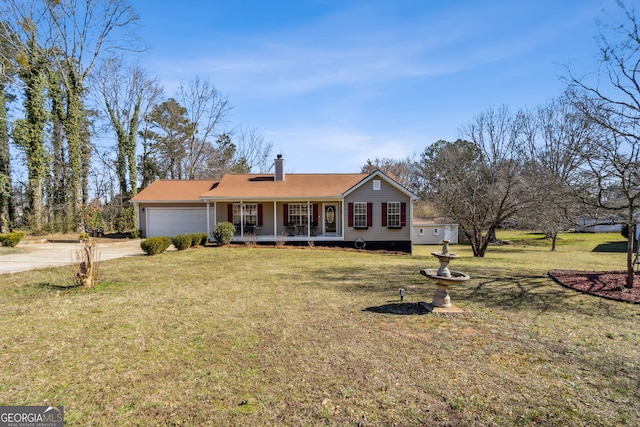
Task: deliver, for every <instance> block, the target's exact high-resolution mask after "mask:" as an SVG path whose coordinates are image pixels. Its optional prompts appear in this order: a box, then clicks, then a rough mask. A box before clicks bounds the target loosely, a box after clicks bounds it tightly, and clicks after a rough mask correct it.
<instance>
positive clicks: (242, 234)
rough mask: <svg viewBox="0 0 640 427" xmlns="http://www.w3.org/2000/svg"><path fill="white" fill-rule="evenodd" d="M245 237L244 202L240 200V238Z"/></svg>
mask: <svg viewBox="0 0 640 427" xmlns="http://www.w3.org/2000/svg"><path fill="white" fill-rule="evenodd" d="M243 237H244V202H243V201H242V200H240V238H243Z"/></svg>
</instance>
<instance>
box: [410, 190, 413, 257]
mask: <svg viewBox="0 0 640 427" xmlns="http://www.w3.org/2000/svg"><path fill="white" fill-rule="evenodd" d="M413 203H414V200H413V197H411V196H409V245H410V247H411V255H413Z"/></svg>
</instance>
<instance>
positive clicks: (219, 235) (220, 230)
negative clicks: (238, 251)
mask: <svg viewBox="0 0 640 427" xmlns="http://www.w3.org/2000/svg"><path fill="white" fill-rule="evenodd" d="M235 232H236V228H235V227H234V226H233V224H231V223H230V222H219V223H218V224H216V228H215V229H214V230H213V238H214V239H215V240H216V242H217V243H218V244H219V245H220V246H224V245H228V244H229V243H230V242H231V239H233V235H234V234H235Z"/></svg>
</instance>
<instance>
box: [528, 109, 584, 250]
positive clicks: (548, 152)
mask: <svg viewBox="0 0 640 427" xmlns="http://www.w3.org/2000/svg"><path fill="white" fill-rule="evenodd" d="M593 134H594V130H593V126H590V123H589V122H588V121H586V120H585V119H584V117H583V116H582V115H581V114H580V113H579V111H577V110H576V109H575V108H574V107H573V105H572V104H571V102H570V101H569V100H568V99H567V97H561V98H558V99H555V100H552V101H550V102H549V103H547V104H546V105H543V106H540V107H538V108H537V109H536V110H535V111H533V112H529V113H524V114H523V116H522V132H521V135H522V138H523V141H524V143H523V144H522V145H521V147H522V150H523V160H524V165H523V166H524V168H523V171H522V173H523V176H524V177H525V178H526V180H527V183H528V186H529V188H530V192H531V194H532V195H533V196H534V197H535V203H532V204H531V205H530V206H529V208H528V209H525V210H522V211H521V212H520V213H519V214H518V224H519V225H521V226H526V227H532V228H538V229H541V230H542V231H543V232H544V233H545V234H546V235H547V236H548V237H550V238H551V240H552V244H551V250H552V251H554V250H555V249H556V241H557V237H558V233H559V232H560V231H562V230H563V229H566V228H567V227H569V226H571V225H573V224H574V220H575V218H576V217H577V216H578V214H579V212H580V203H579V199H578V198H577V197H576V195H575V193H574V191H573V190H572V188H571V187H570V186H569V183H570V182H576V180H577V179H578V177H579V174H580V171H581V167H582V166H583V165H584V162H585V157H586V155H587V152H588V146H589V144H590V142H591V140H592V138H593V136H594V135H593Z"/></svg>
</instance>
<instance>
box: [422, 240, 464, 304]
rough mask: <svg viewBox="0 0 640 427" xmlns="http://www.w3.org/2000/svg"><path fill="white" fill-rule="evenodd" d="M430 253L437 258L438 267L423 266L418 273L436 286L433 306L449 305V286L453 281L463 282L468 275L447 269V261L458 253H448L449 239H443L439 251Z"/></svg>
mask: <svg viewBox="0 0 640 427" xmlns="http://www.w3.org/2000/svg"><path fill="white" fill-rule="evenodd" d="M431 255H433V256H434V257H436V258H438V261H440V268H437V269H436V268H423V269H422V270H420V274H422V275H423V276H425V277H426V278H427V279H429V280H433V281H434V282H435V285H436V287H437V289H436V293H435V295H434V296H433V302H432V303H431V304H432V305H433V306H434V307H451V297H450V296H449V286H451V285H452V284H454V283H459V282H465V281H467V280H469V276H467V275H466V274H464V273H460V272H458V271H451V270H449V262H450V261H451V260H452V259H455V258H458V255H456V254H452V253H449V241H447V240H443V242H442V251H441V252H431Z"/></svg>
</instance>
